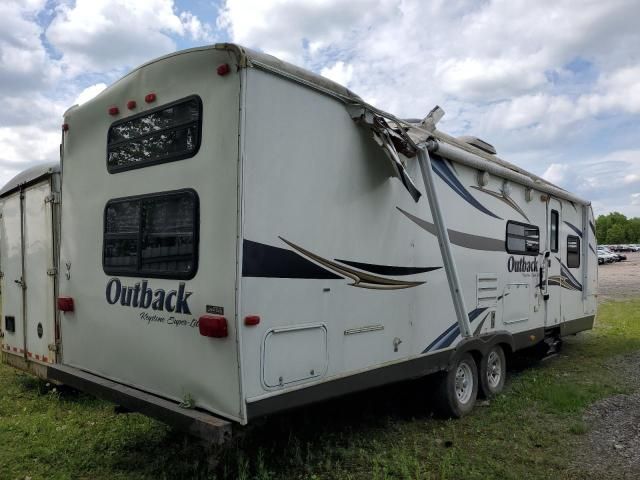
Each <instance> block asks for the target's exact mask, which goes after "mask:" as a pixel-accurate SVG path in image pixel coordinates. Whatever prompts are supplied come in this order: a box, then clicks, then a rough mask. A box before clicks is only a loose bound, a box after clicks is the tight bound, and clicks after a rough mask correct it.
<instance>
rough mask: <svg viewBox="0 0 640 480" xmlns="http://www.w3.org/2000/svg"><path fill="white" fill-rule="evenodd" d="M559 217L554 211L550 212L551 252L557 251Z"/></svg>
mask: <svg viewBox="0 0 640 480" xmlns="http://www.w3.org/2000/svg"><path fill="white" fill-rule="evenodd" d="M559 218H560V215H558V212H557V211H556V210H551V220H550V221H551V223H550V225H549V230H550V236H551V251H552V252H557V251H558V235H559V232H558V223H559Z"/></svg>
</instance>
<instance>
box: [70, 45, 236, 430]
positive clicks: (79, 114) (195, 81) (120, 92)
mask: <svg viewBox="0 0 640 480" xmlns="http://www.w3.org/2000/svg"><path fill="white" fill-rule="evenodd" d="M230 60H231V58H230V56H229V54H228V53H226V52H219V51H215V50H211V49H208V50H199V51H191V52H189V53H188V54H177V55H173V56H170V57H168V58H165V59H163V60H161V61H158V62H151V63H149V64H147V65H145V66H143V67H141V68H140V69H137V70H136V71H134V72H133V73H131V74H130V75H128V76H126V77H125V78H123V79H122V80H120V81H118V82H117V83H116V84H114V85H113V86H111V87H110V88H108V89H107V90H106V91H104V92H103V93H102V94H100V95H99V96H98V97H96V98H95V99H93V100H92V101H90V102H88V103H87V104H85V105H82V106H80V107H76V108H72V109H70V110H69V112H68V113H67V115H66V117H65V123H67V124H68V125H69V130H68V132H66V133H65V141H64V152H63V154H64V156H63V178H64V187H63V198H62V206H63V209H62V245H61V258H60V267H61V272H60V279H61V280H60V295H61V296H70V297H72V298H73V299H74V302H75V311H74V312H69V313H65V314H63V316H62V321H61V322H62V336H63V363H64V364H65V365H69V366H72V367H77V368H79V369H82V370H86V371H88V372H91V373H94V374H97V375H100V376H102V377H105V378H108V379H111V380H115V381H118V382H120V383H123V384H126V385H130V386H134V387H136V388H139V389H141V390H144V391H146V392H150V393H154V394H156V395H159V396H162V397H165V398H168V399H171V400H174V401H177V402H181V401H187V403H189V402H193V403H194V404H195V406H197V407H201V408H203V409H206V410H208V411H210V412H213V413H218V414H220V415H223V416H225V417H227V418H230V419H235V420H237V421H243V414H242V402H241V400H240V382H239V368H238V352H237V338H236V333H237V329H236V325H235V318H236V311H235V304H236V245H237V242H236V236H237V228H238V226H237V218H238V217H237V191H238V189H237V171H238V117H239V113H238V112H239V95H240V82H239V77H238V76H237V75H229V76H226V77H222V76H219V75H217V74H216V68H217V66H218V65H219V64H221V63H227V62H230ZM150 92H153V93H155V95H156V99H155V102H153V103H150V104H148V103H146V102H145V100H144V99H145V96H146V95H147V94H148V93H150ZM192 95H197V96H199V98H200V99H201V101H202V141H201V145H200V149H199V151H198V153H197V154H196V155H195V156H193V157H191V158H187V159H183V160H177V161H172V162H168V163H162V164H159V165H150V166H145V167H143V168H137V169H134V170H128V171H122V172H118V173H109V172H108V171H107V165H106V155H107V153H106V152H107V132H108V130H109V127H110V126H111V124H112V123H113V122H114V121H116V120H119V119H122V118H126V117H128V116H131V115H135V114H138V113H140V112H144V111H147V110H149V109H152V108H155V107H159V106H161V105H164V104H168V103H170V102H174V101H176V100H179V99H182V98H186V97H189V96H192ZM129 100H135V101H136V103H137V107H136V109H135V110H132V111H129V110H127V107H126V105H127V102H128V101H129ZM112 106H118V108H119V110H120V114H119V115H117V116H111V115H109V114H108V113H107V112H108V109H109V108H110V107H112ZM182 189H191V190H193V191H195V192H196V194H197V196H198V199H199V246H198V267H197V272H196V274H195V276H194V277H193V278H191V279H186V280H178V279H177V278H149V277H145V276H144V275H137V276H126V275H108V274H106V273H105V272H104V270H103V265H102V253H103V231H104V221H105V219H104V215H105V205H106V204H107V202H108V201H109V200H112V199H117V198H122V197H131V196H139V195H145V194H154V193H159V192H167V191H176V190H182ZM169 277H170V275H169ZM116 278H117V280H118V281H119V282H120V284H121V285H122V286H123V287H124V286H128V287H133V286H134V285H135V284H140V283H141V282H142V281H143V280H147V284H148V287H149V288H150V289H152V290H154V291H155V290H158V289H163V290H164V291H165V292H166V293H167V294H168V293H169V292H170V291H175V290H179V289H180V288H181V287H180V285H181V284H184V285H183V287H182V288H183V290H184V292H192V293H191V295H190V297H189V298H188V306H189V309H190V314H186V313H184V312H183V313H181V314H180V313H175V312H174V313H171V312H167V311H166V310H164V311H158V310H153V309H152V308H147V309H143V308H133V307H132V306H123V305H121V303H120V301H117V302H115V303H114V304H110V303H109V302H108V301H107V298H106V295H107V285H108V284H109V282H110V281H111V280H113V279H116ZM114 288H115V287H114ZM112 293H113V292H112ZM208 307H209V309H216V310H217V311H218V312H219V311H220V310H221V309H223V310H224V316H225V317H226V318H227V321H228V331H229V336H228V337H227V338H222V339H219V338H210V337H205V336H202V335H200V333H199V330H198V324H197V320H198V318H199V317H200V316H201V315H204V314H206V313H207V309H208ZM183 321H184V322H186V324H183Z"/></svg>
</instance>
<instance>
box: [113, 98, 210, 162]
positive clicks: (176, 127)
mask: <svg viewBox="0 0 640 480" xmlns="http://www.w3.org/2000/svg"><path fill="white" fill-rule="evenodd" d="M201 125H202V102H201V101H200V99H199V98H198V97H189V98H186V99H183V100H179V101H177V102H174V103H172V104H169V105H164V106H162V107H159V108H156V109H154V110H151V111H148V112H144V113H143V114H141V115H136V116H135V117H130V118H127V119H124V120H120V121H118V122H115V123H114V124H113V125H111V127H110V128H109V135H108V138H107V170H108V171H109V172H110V173H117V172H121V171H124V170H130V169H132V168H141V167H146V166H149V165H156V164H158V163H164V162H172V161H174V160H182V159H184V158H189V157H193V156H194V155H195V154H196V153H198V149H199V148H200V137H201V128H202V127H201Z"/></svg>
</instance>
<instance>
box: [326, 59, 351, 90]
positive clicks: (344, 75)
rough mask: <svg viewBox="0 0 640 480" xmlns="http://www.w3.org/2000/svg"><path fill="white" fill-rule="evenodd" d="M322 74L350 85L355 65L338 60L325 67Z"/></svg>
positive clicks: (342, 83)
mask: <svg viewBox="0 0 640 480" xmlns="http://www.w3.org/2000/svg"><path fill="white" fill-rule="evenodd" d="M320 75H322V76H323V77H327V78H328V79H329V80H333V81H334V82H337V83H339V84H341V85H344V86H348V85H349V82H350V81H351V77H353V67H352V66H351V65H349V64H346V63H344V62H343V61H338V62H336V63H334V64H333V65H332V66H330V67H325V68H323V69H322V70H321V71H320Z"/></svg>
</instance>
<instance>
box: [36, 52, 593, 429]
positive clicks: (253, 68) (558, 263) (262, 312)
mask: <svg viewBox="0 0 640 480" xmlns="http://www.w3.org/2000/svg"><path fill="white" fill-rule="evenodd" d="M442 113H443V112H442V111H441V110H440V109H439V108H436V109H434V110H433V111H432V112H431V113H430V114H429V115H428V116H427V117H426V118H425V119H423V120H400V119H397V118H395V117H394V116H392V115H390V114H388V113H385V112H382V111H379V110H377V109H376V108H374V107H372V106H370V105H368V104H366V103H365V102H363V100H362V99H360V97H358V96H357V95H355V94H354V93H352V92H351V91H349V90H348V89H346V88H344V87H342V86H340V85H338V84H336V83H334V82H332V81H330V80H328V79H325V78H323V77H320V76H318V75H315V74H313V73H311V72H308V71H306V70H303V69H301V68H298V67H295V66H293V65H290V64H288V63H285V62H282V61H280V60H278V59H276V58H274V57H272V56H269V55H266V54H263V53H258V52H255V51H251V50H248V49H245V48H243V47H240V46H237V45H231V44H220V45H215V46H212V47H206V48H196V49H191V50H187V51H183V52H178V53H175V54H172V55H168V56H166V57H163V58H160V59H157V60H154V61H152V62H149V63H147V64H145V65H143V66H142V67H140V68H138V69H136V70H135V71H133V72H131V73H130V74H128V75H127V76H125V77H124V78H122V79H121V80H119V81H118V82H116V83H115V84H114V85H112V86H110V87H109V88H107V89H106V90H105V91H103V92H102V93H101V94H99V95H98V96H97V97H96V98H94V99H93V100H91V101H89V102H87V103H85V104H83V105H81V106H74V107H72V108H71V109H69V110H68V111H67V112H66V114H65V118H64V125H63V145H62V170H63V171H62V175H63V180H64V182H63V188H62V218H61V222H62V223H61V232H62V235H61V237H62V238H61V250H60V261H59V265H58V281H59V284H60V285H59V290H60V293H59V298H58V307H59V308H60V310H61V311H62V313H61V315H60V323H61V341H62V350H61V358H60V363H59V364H58V365H54V366H52V367H50V368H49V372H48V375H49V377H50V378H52V379H54V380H58V381H63V382H66V383H69V384H71V385H75V386H77V387H78V388H81V389H84V390H87V391H90V392H95V393H96V394H98V395H102V396H105V397H107V398H110V399H112V400H114V401H116V402H119V403H121V404H123V405H124V406H128V407H129V408H132V409H136V410H140V411H143V412H146V413H147V414H149V415H153V416H157V417H160V418H164V419H165V420H167V421H175V422H177V423H180V422H182V423H181V426H183V427H185V428H187V429H189V430H191V431H193V432H196V433H199V434H208V433H203V432H205V431H206V432H211V431H223V432H227V431H228V427H229V424H228V423H227V422H228V421H233V422H237V423H240V424H246V423H247V422H249V421H250V420H251V419H252V418H256V417H259V416H262V415H265V414H270V413H272V412H276V411H281V410H284V409H288V408H292V407H295V406H298V405H303V404H307V403H311V402H316V401H320V400H323V399H326V398H330V397H335V396H338V395H343V394H346V393H349V392H353V391H356V390H362V389H366V388H370V387H374V386H377V385H382V384H386V383H390V382H395V381H400V380H404V379H408V378H416V377H420V376H423V375H426V374H429V373H433V372H446V374H444V375H443V381H442V382H441V389H440V393H439V398H440V400H441V404H442V405H443V408H444V409H445V410H446V411H448V412H449V413H450V414H452V415H454V416H460V415H462V414H464V413H466V412H468V411H469V410H470V409H471V408H472V406H473V404H474V402H475V398H476V395H477V393H478V390H481V391H482V392H484V393H485V394H486V395H491V394H494V393H496V392H498V391H499V390H500V389H501V388H502V386H503V384H504V377H505V353H509V352H513V351H516V350H519V349H522V348H525V347H529V346H532V345H536V344H538V343H541V342H547V343H548V344H549V346H550V348H553V347H554V346H555V345H556V344H557V343H558V341H559V340H558V339H559V338H560V337H561V336H563V335H567V334H574V333H576V332H579V331H581V330H585V329H589V328H591V327H592V325H593V321H594V316H595V313H596V299H595V293H596V285H597V278H596V275H597V258H596V254H595V250H594V245H595V235H594V226H593V214H592V211H591V208H590V206H589V202H587V201H585V200H582V199H580V198H578V197H576V196H574V195H572V194H570V193H568V192H566V191H565V190H562V189H560V188H558V187H556V186H553V185H551V184H549V183H548V182H546V181H544V180H542V179H540V178H538V177H536V176H534V175H532V174H530V173H528V172H525V171H523V170H521V169H519V168H518V167H516V166H514V165H512V164H509V163H507V162H506V161H504V160H502V159H500V158H499V157H497V156H496V155H495V151H494V150H493V147H491V145H489V144H486V143H485V142H482V141H480V140H478V139H475V138H453V137H451V136H448V135H446V134H444V133H442V132H441V131H439V130H438V129H437V128H436V123H437V122H438V120H439V119H440V117H441V115H442ZM28 292H29V290H27V294H28ZM179 404H182V405H183V406H185V405H186V406H191V407H194V408H191V409H184V408H180V407H179V406H178V405H179ZM181 419H182V420H181ZM185 419H186V420H185ZM217 419H225V420H224V421H222V420H217Z"/></svg>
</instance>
